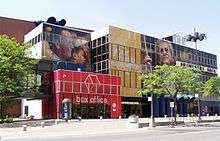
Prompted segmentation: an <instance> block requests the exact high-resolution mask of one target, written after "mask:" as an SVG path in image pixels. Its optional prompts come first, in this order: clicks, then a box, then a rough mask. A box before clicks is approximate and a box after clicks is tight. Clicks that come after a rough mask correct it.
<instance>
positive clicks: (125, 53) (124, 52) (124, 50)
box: [110, 44, 141, 64]
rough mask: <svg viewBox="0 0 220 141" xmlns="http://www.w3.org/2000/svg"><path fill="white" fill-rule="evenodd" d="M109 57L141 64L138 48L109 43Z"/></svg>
mask: <svg viewBox="0 0 220 141" xmlns="http://www.w3.org/2000/svg"><path fill="white" fill-rule="evenodd" d="M110 48H111V59H112V60H117V61H121V62H127V63H136V64H141V50H140V49H138V48H132V47H125V46H121V45H118V44H111V47H110Z"/></svg>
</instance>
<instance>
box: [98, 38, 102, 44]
mask: <svg viewBox="0 0 220 141" xmlns="http://www.w3.org/2000/svg"><path fill="white" fill-rule="evenodd" d="M99 45H101V38H98V46H99Z"/></svg>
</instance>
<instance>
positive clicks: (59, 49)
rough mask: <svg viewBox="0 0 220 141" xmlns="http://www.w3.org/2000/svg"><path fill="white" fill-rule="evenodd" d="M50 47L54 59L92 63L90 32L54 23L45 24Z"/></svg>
mask: <svg viewBox="0 0 220 141" xmlns="http://www.w3.org/2000/svg"><path fill="white" fill-rule="evenodd" d="M44 33H45V35H46V36H47V38H45V40H46V41H47V42H48V45H49V47H48V48H49V49H50V50H51V52H52V58H51V59H53V60H62V61H72V62H74V63H76V64H83V65H88V64H90V59H89V58H90V51H89V47H87V46H86V45H85V43H86V42H88V41H89V36H88V35H89V33H83V32H79V31H74V30H70V29H67V28H62V27H58V26H53V25H47V24H45V25H44Z"/></svg>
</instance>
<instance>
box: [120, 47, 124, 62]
mask: <svg viewBox="0 0 220 141" xmlns="http://www.w3.org/2000/svg"><path fill="white" fill-rule="evenodd" d="M119 61H122V62H124V61H125V47H124V46H119Z"/></svg>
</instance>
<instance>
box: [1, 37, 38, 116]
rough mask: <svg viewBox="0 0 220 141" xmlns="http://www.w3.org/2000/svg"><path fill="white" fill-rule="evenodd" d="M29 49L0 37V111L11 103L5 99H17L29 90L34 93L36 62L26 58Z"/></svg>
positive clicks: (12, 40)
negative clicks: (34, 67) (34, 68)
mask: <svg viewBox="0 0 220 141" xmlns="http://www.w3.org/2000/svg"><path fill="white" fill-rule="evenodd" d="M29 48H30V46H29V45H26V44H21V43H17V42H16V40H15V39H10V38H9V37H7V36H6V35H2V36H0V103H1V111H2V110H4V109H5V107H7V103H8V104H9V103H11V102H10V100H11V98H6V97H19V96H22V95H24V94H25V93H26V92H27V91H30V89H31V90H32V91H34V92H36V89H35V88H36V83H35V81H33V76H35V75H34V70H33V66H34V65H35V64H36V63H37V62H36V60H33V59H30V58H28V57H27V52H28V49H29ZM30 80H31V81H30ZM3 105H4V106H3ZM1 113H2V112H1Z"/></svg>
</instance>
